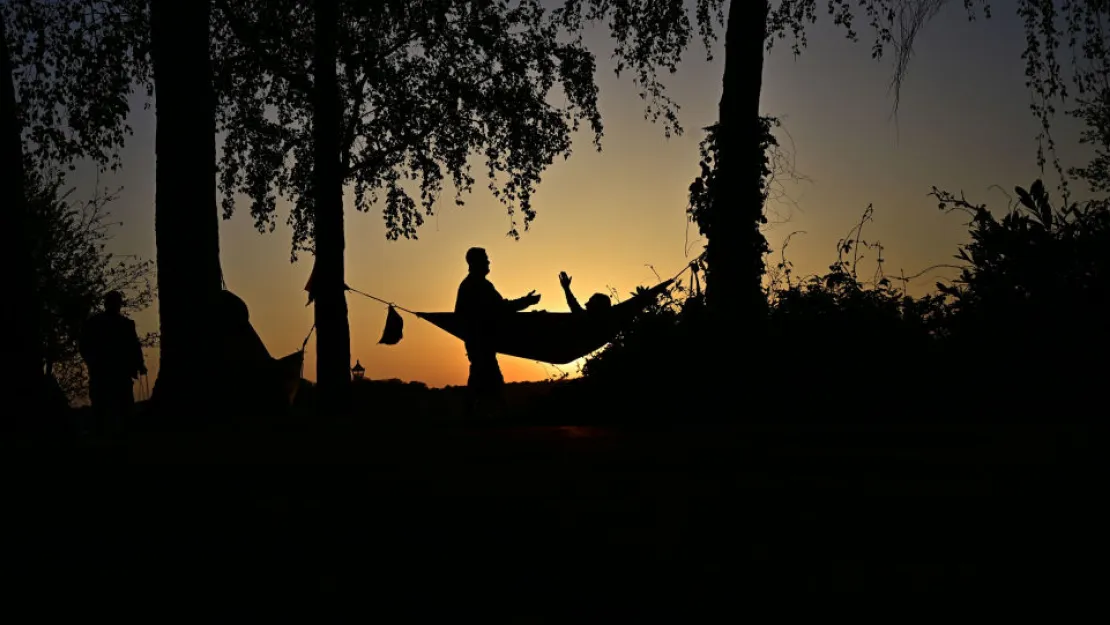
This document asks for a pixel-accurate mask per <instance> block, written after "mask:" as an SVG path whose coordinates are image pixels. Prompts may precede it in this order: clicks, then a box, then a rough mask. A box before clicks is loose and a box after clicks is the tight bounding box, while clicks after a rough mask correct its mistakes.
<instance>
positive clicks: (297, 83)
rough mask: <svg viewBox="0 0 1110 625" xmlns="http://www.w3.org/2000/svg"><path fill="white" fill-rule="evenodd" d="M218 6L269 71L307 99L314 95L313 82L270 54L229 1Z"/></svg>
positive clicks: (232, 29) (240, 37)
mask: <svg viewBox="0 0 1110 625" xmlns="http://www.w3.org/2000/svg"><path fill="white" fill-rule="evenodd" d="M216 5H217V6H218V7H219V9H220V11H221V12H222V13H223V14H224V16H226V17H227V22H228V25H229V26H231V32H232V33H234V34H235V36H236V37H237V38H238V39H239V41H241V42H243V44H244V45H246V46H247V47H248V48H250V50H251V51H252V52H253V53H254V54H255V56H256V57H257V58H258V59H259V60H260V61H261V63H262V65H263V66H264V67H265V68H266V69H267V70H268V71H270V72H271V73H273V74H274V75H275V76H277V77H279V78H281V79H282V80H285V81H286V82H288V83H289V85H290V86H291V87H293V88H294V89H297V90H298V91H300V92H302V93H303V94H304V95H305V97H310V96H311V95H312V83H311V81H309V80H308V78H306V77H305V76H303V75H301V74H297V73H296V72H293V71H291V70H290V69H289V67H287V66H286V65H285V63H283V62H282V61H281V60H280V59H279V57H277V56H276V55H274V54H271V53H269V52H268V51H267V50H266V48H265V47H264V46H263V45H262V42H261V41H260V40H259V39H258V34H257V33H256V32H255V30H254V29H253V28H251V27H250V25H249V24H247V22H246V20H244V19H243V18H242V17H240V16H239V15H237V14H236V13H235V11H233V10H232V9H231V6H230V4H229V3H228V1H227V0H216Z"/></svg>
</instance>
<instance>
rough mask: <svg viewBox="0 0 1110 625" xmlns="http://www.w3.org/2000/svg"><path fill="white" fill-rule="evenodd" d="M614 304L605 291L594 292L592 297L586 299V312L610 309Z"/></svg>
mask: <svg viewBox="0 0 1110 625" xmlns="http://www.w3.org/2000/svg"><path fill="white" fill-rule="evenodd" d="M612 305H613V302H612V301H610V300H609V296H608V295H606V294H604V293H594V294H593V295H591V296H590V299H588V300H586V312H591V313H592V312H600V311H603V310H608V309H609V308H610V307H611V306H612Z"/></svg>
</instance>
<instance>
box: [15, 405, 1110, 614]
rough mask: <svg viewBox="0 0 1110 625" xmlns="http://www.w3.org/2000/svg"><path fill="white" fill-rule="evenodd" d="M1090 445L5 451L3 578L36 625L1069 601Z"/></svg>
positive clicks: (715, 434)
mask: <svg viewBox="0 0 1110 625" xmlns="http://www.w3.org/2000/svg"><path fill="white" fill-rule="evenodd" d="M1088 445H1089V435H1088V432H1087V428H1086V427H1078V426H1077V427H1067V426H1043V425H1042V426H1035V425H1021V426H1017V425H1014V426H1007V425H999V424H995V425H983V426H963V427H959V426H935V427H928V426H913V427H909V426H906V427H880V426H859V427H851V426H801V425H792V426H779V427H776V426H748V427H722V426H716V427H704V428H695V427H688V428H654V429H648V428H607V429H605V428H558V427H520V428H512V427H497V426H488V427H470V428H462V427H454V428H446V427H443V428H423V429H408V430H402V429H396V428H394V429H387V428H370V427H365V428H361V429H350V428H341V427H340V426H336V427H335V428H334V429H333V431H326V430H323V429H315V430H313V431H311V432H309V431H307V430H303V431H300V432H298V431H289V432H284V433H271V434H269V435H261V434H259V433H258V432H255V433H251V434H246V433H240V434H232V433H208V434H192V435H190V434H183V433H177V434H171V433H164V434H157V433H147V434H142V435H134V436H132V437H131V438H130V439H129V440H126V439H125V440H117V441H108V440H101V441H99V442H84V443H80V444H75V443H69V444H60V443H54V444H40V445H38V446H35V447H27V446H23V447H18V446H13V445H11V444H9V445H8V450H7V453H6V454H5V457H7V458H8V459H9V464H8V467H7V471H6V477H7V479H6V480H5V481H6V485H5V489H4V492H5V493H6V496H5V499H6V502H5V503H6V505H5V510H6V516H8V518H9V521H10V523H9V525H8V529H7V530H5V531H6V532H7V533H8V538H9V540H8V547H7V548H6V549H5V551H6V553H7V555H6V556H5V558H4V560H5V562H6V564H5V568H6V569H7V570H8V579H7V580H5V581H4V583H3V587H5V588H6V589H7V593H6V594H8V596H9V597H10V598H17V599H21V600H24V601H29V602H30V604H31V605H32V606H34V611H33V614H34V615H37V617H39V618H34V619H32V620H51V621H53V620H55V619H52V618H48V616H49V615H50V614H66V615H67V616H68V617H70V618H72V617H74V616H82V617H83V618H97V619H99V618H100V617H102V616H108V617H110V618H111V619H112V620H117V621H118V620H128V621H130V620H141V621H143V622H163V621H165V620H177V619H176V617H181V618H183V619H186V620H191V621H194V622H198V621H206V622H227V621H242V620H244V618H248V617H253V616H267V617H269V620H272V618H273V617H277V618H279V619H280V620H283V621H295V622H313V623H315V622H337V621H343V622H346V621H355V620H357V621H367V620H370V619H373V618H375V617H376V618H377V619H378V620H384V621H390V622H395V621H398V620H401V621H408V620H415V621H424V620H425V619H424V618H423V617H424V616H428V615H430V614H432V613H436V614H438V615H450V617H451V618H452V619H453V620H454V619H462V618H467V617H469V616H478V617H479V618H480V619H481V620H483V621H486V622H489V621H495V622H645V621H665V622H704V621H705V620H707V618H702V616H706V615H718V616H720V617H725V618H734V617H735V616H738V615H742V614H749V615H750V614H763V613H765V612H764V611H763V610H762V609H760V611H759V612H752V610H754V609H755V606H757V605H763V604H764V603H765V602H770V603H771V604H773V605H775V606H777V608H775V609H777V610H794V609H797V608H803V609H807V610H808V609H811V606H812V608H814V609H818V611H821V610H823V609H826V608H823V607H822V606H821V605H820V604H813V603H809V602H805V601H800V599H802V598H805V597H812V596H813V595H814V594H815V593H817V594H822V593H827V592H840V591H850V592H855V593H858V594H855V595H853V596H854V597H856V599H854V600H853V601H856V600H858V599H860V598H866V599H865V601H866V605H869V606H871V607H872V608H874V607H875V606H876V605H879V604H878V603H876V602H880V603H881V602H882V601H886V600H887V599H888V598H894V597H899V596H901V595H902V594H903V593H913V594H917V595H918V598H917V599H916V600H915V601H918V602H920V601H921V600H922V599H923V598H927V599H928V601H929V602H930V604H932V602H934V601H936V600H944V601H947V600H949V599H956V598H960V599H959V600H960V601H966V600H967V599H969V598H970V599H973V600H974V601H976V602H978V603H982V602H984V601H986V602H987V604H988V605H990V606H992V607H991V610H992V612H993V614H995V615H996V616H997V615H998V614H999V612H998V611H999V610H1003V609H1011V608H1014V609H1017V607H1018V606H1020V605H1024V603H1023V602H1025V601H1028V600H1031V599H1050V598H1051V600H1052V601H1055V602H1057V603H1056V606H1057V607H1058V608H1059V607H1062V606H1077V605H1078V604H1081V603H1083V602H1084V601H1085V600H1087V599H1093V598H1095V597H1096V596H1098V595H1096V594H1095V592H1096V590H1101V588H1102V583H1101V582H1102V579H1103V575H1102V574H1101V573H1100V572H1099V571H1100V570H1101V569H1102V567H1103V563H1104V562H1105V557H1104V556H1105V550H1104V540H1105V539H1104V536H1105V528H1106V525H1105V513H1104V512H1102V509H1103V508H1104V503H1103V501H1102V499H1103V496H1102V493H1103V488H1102V485H1101V478H1097V477H1096V476H1095V474H1094V473H1093V471H1094V463H1093V460H1092V458H1091V456H1090V453H1089V451H1088ZM1061 593H1062V594H1061ZM1061 601H1062V603H1061ZM905 605H916V604H903V608H902V609H905V607H904V606H905ZM672 610H675V611H673V612H672ZM695 612H698V613H703V615H702V616H697V615H695V614H694V613H695ZM830 614H831V613H830V612H826V615H830ZM190 615H191V616H190ZM1057 615H1058V616H1059V613H1057ZM193 617H195V618H193ZM504 617H512V618H510V619H508V620H506V618H504ZM714 620H716V618H714ZM896 620H901V619H900V618H899V619H896ZM9 622H15V621H9ZM19 622H23V621H22V620H21V621H19Z"/></svg>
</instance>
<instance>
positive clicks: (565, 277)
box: [559, 271, 570, 289]
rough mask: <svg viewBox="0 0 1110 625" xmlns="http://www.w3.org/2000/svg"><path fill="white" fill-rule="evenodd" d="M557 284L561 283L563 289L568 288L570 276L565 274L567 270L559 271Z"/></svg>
mask: <svg viewBox="0 0 1110 625" xmlns="http://www.w3.org/2000/svg"><path fill="white" fill-rule="evenodd" d="M559 284H561V285H562V286H563V288H564V289H569V288H570V276H568V275H567V272H565V271H560V272H559Z"/></svg>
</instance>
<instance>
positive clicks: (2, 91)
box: [0, 14, 44, 405]
mask: <svg viewBox="0 0 1110 625" xmlns="http://www.w3.org/2000/svg"><path fill="white" fill-rule="evenodd" d="M6 31H7V27H6V25H5V24H4V18H3V15H2V14H0V74H2V75H0V124H2V125H3V136H0V143H2V148H0V149H2V150H3V155H2V156H0V159H2V160H0V171H3V172H4V174H3V182H0V202H2V204H0V224H3V225H2V227H3V232H4V236H5V238H6V241H5V242H4V247H5V249H6V250H7V251H8V253H7V254H5V256H6V257H7V262H6V263H5V265H6V266H7V268H8V271H10V272H11V273H10V274H9V275H10V276H11V281H10V282H9V283H8V284H7V285H5V288H4V291H5V294H4V318H3V323H4V326H3V327H4V328H6V331H7V332H8V336H9V337H10V338H9V340H10V343H9V346H10V349H12V351H14V352H15V353H14V354H11V355H10V356H8V357H7V358H6V359H7V360H8V362H10V363H12V367H13V368H14V369H15V371H13V372H12V373H14V374H15V375H10V374H9V375H8V376H5V378H6V380H7V381H8V382H9V383H11V384H13V387H12V389H13V390H16V391H18V392H19V395H17V396H20V397H26V392H27V389H37V388H40V386H39V385H40V384H41V383H42V381H43V377H44V376H43V360H42V341H41V340H40V335H39V323H38V322H39V320H38V315H37V312H38V310H39V306H37V305H36V303H35V300H34V298H35V289H34V278H35V276H34V274H33V273H32V272H33V269H32V268H33V267H34V266H35V265H34V263H33V262H32V261H31V248H30V242H31V241H30V237H29V236H27V234H26V233H27V232H28V209H27V194H26V192H25V191H26V190H25V189H24V166H25V165H24V158H23V138H22V134H23V133H22V132H21V130H20V122H19V117H18V114H17V112H16V101H15V84H14V83H13V79H12V69H13V68H12V61H11V56H10V54H11V53H10V51H9V49H8V33H7V32H6ZM6 350H7V348H6ZM8 397H11V395H8ZM24 405H27V404H24Z"/></svg>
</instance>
